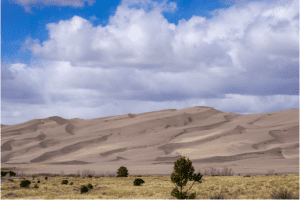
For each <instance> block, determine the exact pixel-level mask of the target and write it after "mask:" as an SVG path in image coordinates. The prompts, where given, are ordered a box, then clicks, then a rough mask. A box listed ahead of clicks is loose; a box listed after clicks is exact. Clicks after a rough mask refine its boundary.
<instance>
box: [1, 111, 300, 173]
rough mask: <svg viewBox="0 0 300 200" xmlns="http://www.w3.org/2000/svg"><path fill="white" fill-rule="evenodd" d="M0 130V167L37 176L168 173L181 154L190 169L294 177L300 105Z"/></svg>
mask: <svg viewBox="0 0 300 200" xmlns="http://www.w3.org/2000/svg"><path fill="white" fill-rule="evenodd" d="M1 133H2V137H1V163H2V166H15V167H17V168H20V167H25V166H31V168H28V169H27V170H31V171H36V172H37V173H43V172H50V173H52V172H54V173H59V172H60V171H61V170H62V169H63V170H64V172H65V173H74V172H77V170H78V169H80V170H82V169H91V170H94V171H97V172H98V171H99V172H100V171H113V172H116V171H117V169H118V168H119V167H120V166H126V167H127V169H128V171H129V173H130V174H168V173H172V172H173V171H174V170H173V167H174V162H175V161H176V160H177V159H179V158H180V157H183V156H185V157H186V158H189V159H190V160H192V162H193V166H194V167H195V169H196V171H197V169H201V168H204V167H210V166H215V167H217V168H218V167H221V166H227V167H229V168H232V169H233V171H234V173H235V174H237V173H240V174H266V173H267V172H268V170H272V169H274V170H275V172H276V173H278V174H282V173H293V174H299V109H291V110H285V111H280V112H273V113H262V114H249V115H241V114H236V113H224V112H221V111H219V110H216V109H214V108H211V107H203V106H196V107H192V108H186V109H182V110H176V109H168V110H162V111H155V112H148V113H142V114H130V113H129V114H127V115H120V116H111V117H104V118H96V119H90V120H83V119H78V118H76V119H70V120H69V119H64V118H61V117H59V116H53V117H49V118H45V119H33V120H30V121H28V122H25V123H21V124H17V125H11V126H7V125H2V124H1ZM51 165H56V166H51ZM32 166H36V167H35V168H32ZM201 172H202V171H201ZM30 173H31V172H30Z"/></svg>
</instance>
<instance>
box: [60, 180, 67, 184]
mask: <svg viewBox="0 0 300 200" xmlns="http://www.w3.org/2000/svg"><path fill="white" fill-rule="evenodd" d="M68 182H69V181H68V180H62V182H61V184H65V185H68Z"/></svg>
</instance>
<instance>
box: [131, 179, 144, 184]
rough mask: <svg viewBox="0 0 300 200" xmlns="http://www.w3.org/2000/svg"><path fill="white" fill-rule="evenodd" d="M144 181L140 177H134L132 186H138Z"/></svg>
mask: <svg viewBox="0 0 300 200" xmlns="http://www.w3.org/2000/svg"><path fill="white" fill-rule="evenodd" d="M143 183H145V181H144V180H143V179H141V178H136V179H135V180H134V181H133V185H134V186H139V185H141V184H143Z"/></svg>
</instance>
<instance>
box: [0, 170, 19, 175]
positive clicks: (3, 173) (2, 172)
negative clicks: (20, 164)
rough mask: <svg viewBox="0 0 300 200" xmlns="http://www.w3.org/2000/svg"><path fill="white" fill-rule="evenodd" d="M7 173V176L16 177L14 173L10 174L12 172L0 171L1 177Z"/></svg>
mask: <svg viewBox="0 0 300 200" xmlns="http://www.w3.org/2000/svg"><path fill="white" fill-rule="evenodd" d="M8 173H9V176H16V173H15V172H12V171H9V172H4V171H1V176H6V174H8Z"/></svg>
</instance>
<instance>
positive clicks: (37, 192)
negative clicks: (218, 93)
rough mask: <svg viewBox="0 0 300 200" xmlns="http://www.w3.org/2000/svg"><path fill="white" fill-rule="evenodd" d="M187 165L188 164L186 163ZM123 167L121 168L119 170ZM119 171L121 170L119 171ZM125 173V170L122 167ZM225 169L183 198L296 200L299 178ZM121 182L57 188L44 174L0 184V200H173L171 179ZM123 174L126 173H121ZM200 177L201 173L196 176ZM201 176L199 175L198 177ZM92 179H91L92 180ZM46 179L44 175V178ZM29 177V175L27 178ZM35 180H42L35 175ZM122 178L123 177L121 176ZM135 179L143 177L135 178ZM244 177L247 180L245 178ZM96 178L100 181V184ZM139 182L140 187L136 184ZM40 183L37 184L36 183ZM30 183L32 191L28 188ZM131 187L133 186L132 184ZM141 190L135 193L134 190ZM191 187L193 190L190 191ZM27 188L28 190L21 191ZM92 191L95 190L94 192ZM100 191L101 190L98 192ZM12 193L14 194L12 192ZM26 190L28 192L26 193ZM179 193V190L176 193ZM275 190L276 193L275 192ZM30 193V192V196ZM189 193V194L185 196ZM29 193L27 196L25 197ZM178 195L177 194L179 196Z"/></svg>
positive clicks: (105, 179)
mask: <svg viewBox="0 0 300 200" xmlns="http://www.w3.org/2000/svg"><path fill="white" fill-rule="evenodd" d="M186 164H187V162H186ZM122 167H124V166H122ZM120 168H121V167H120ZM124 168H125V169H126V167H124ZM230 170H231V169H230ZM230 170H227V168H225V169H224V170H223V171H222V172H215V171H214V169H213V170H212V171H211V173H208V172H207V171H205V173H203V175H202V179H201V181H202V182H203V183H205V184H203V183H202V184H194V183H195V181H188V182H187V183H186V187H187V189H188V190H187V191H182V194H184V195H186V196H188V195H189V196H188V197H191V194H193V193H196V192H197V194H196V196H195V198H196V199H299V175H288V174H286V175H268V176H266V175H265V176H259V175H257V176H256V175H251V176H247V175H244V176H233V174H231V173H230ZM121 171H124V172H127V176H123V177H124V178H121V179H120V178H118V176H116V175H113V174H109V175H107V176H104V175H96V174H95V173H91V172H86V173H84V172H83V173H82V177H80V178H76V175H73V177H72V175H70V176H69V178H68V181H69V182H71V183H70V185H67V184H66V185H65V186H62V188H63V189H60V187H59V185H60V183H62V182H63V181H64V180H66V178H64V177H62V178H60V177H59V178H55V177H57V175H53V174H47V176H49V177H52V178H51V179H50V178H49V180H47V179H45V180H47V181H44V182H43V181H40V180H39V179H37V180H38V183H40V182H42V184H43V185H38V184H35V182H34V181H32V182H31V181H29V180H26V179H25V178H21V179H14V180H13V182H11V181H5V182H2V184H1V188H2V191H1V198H3V199H5V198H9V199H20V198H21V199H22V198H26V199H174V198H176V197H174V196H172V195H171V192H172V191H173V190H174V183H173V182H172V180H171V177H172V175H171V177H170V176H150V175H143V176H141V175H138V176H136V175H129V173H128V170H127V169H126V170H121ZM124 174H126V173H124ZM199 174H200V173H199ZM201 174H202V173H201ZM87 175H91V176H92V177H93V178H92V179H91V178H90V176H87ZM44 176H45V175H44ZM27 177H29V178H30V177H32V175H27ZM37 177H39V178H40V177H41V175H38V176H37ZM121 177H122V176H121ZM137 177H143V179H141V178H137ZM245 177H247V178H245ZM99 178H101V179H100V180H99ZM139 179H141V180H142V181H140V184H138V181H137V180H139ZM39 181H40V182H39ZM31 183H33V185H34V187H30V185H31ZM132 183H133V184H132ZM138 185H139V187H141V190H139V189H138V190H137V186H138ZM192 186H193V187H192ZM23 188H27V189H23ZM93 188H95V189H93ZM99 188H101V189H99ZM12 189H13V190H12ZM28 189H29V190H28ZM177 190H178V189H177ZM277 190H278V191H277ZM29 191H30V192H29ZM188 191H190V193H191V194H188V193H187V192H188ZM28 192H29V193H28ZM177 194H179V190H178V193H177Z"/></svg>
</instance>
